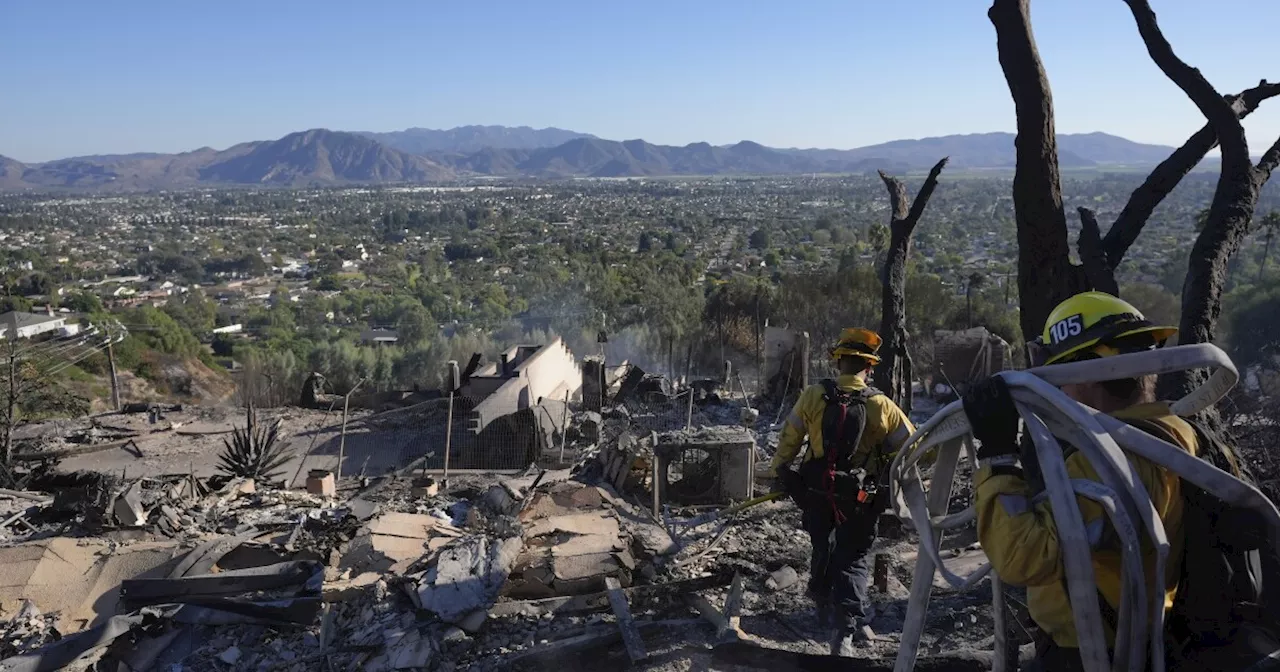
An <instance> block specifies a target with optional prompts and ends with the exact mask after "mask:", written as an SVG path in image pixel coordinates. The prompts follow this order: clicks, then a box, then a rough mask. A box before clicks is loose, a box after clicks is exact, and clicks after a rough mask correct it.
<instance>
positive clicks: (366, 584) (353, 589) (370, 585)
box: [322, 572, 382, 602]
mask: <svg viewBox="0 0 1280 672" xmlns="http://www.w3.org/2000/svg"><path fill="white" fill-rule="evenodd" d="M381 580H382V575H381V574H378V573H377V572H364V573H363V574H360V575H359V576H356V577H353V578H350V579H345V580H341V581H333V582H330V583H326V584H324V589H323V591H322V595H323V599H324V601H325V602H351V601H354V600H359V599H361V598H362V597H364V596H366V595H372V594H373V593H374V591H375V590H376V589H375V586H377V585H378V582H379V581H381Z"/></svg>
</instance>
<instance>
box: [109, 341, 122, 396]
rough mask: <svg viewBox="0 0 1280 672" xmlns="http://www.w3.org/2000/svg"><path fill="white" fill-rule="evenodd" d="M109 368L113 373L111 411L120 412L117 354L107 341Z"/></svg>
mask: <svg viewBox="0 0 1280 672" xmlns="http://www.w3.org/2000/svg"><path fill="white" fill-rule="evenodd" d="M107 368H108V369H109V370H110V373H111V410H113V411H116V412H117V413H118V412H120V379H119V378H118V377H116V353H115V350H113V349H112V348H111V341H109V340H108V341H107Z"/></svg>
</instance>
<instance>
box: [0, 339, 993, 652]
mask: <svg viewBox="0 0 1280 672" xmlns="http://www.w3.org/2000/svg"><path fill="white" fill-rule="evenodd" d="M797 345H799V343H797ZM553 346H554V347H553V348H552V349H551V350H547V351H545V353H544V354H542V355H539V354H538V353H539V351H519V350H518V349H517V351H515V352H512V353H508V355H509V356H508V357H507V358H506V361H505V363H503V362H499V363H498V364H497V365H496V366H493V367H479V366H473V367H470V368H471V370H470V371H468V372H467V375H466V379H465V380H466V382H465V384H463V385H462V386H461V388H462V389H464V390H465V389H470V390H472V391H475V390H478V389H480V388H482V387H485V386H488V387H490V388H493V389H492V390H490V392H489V394H488V395H487V396H486V397H485V400H484V401H481V402H480V403H478V404H471V405H468V406H465V407H463V406H461V405H457V404H456V402H457V399H455V400H454V402H455V406H454V408H453V416H454V419H455V423H457V424H455V426H454V428H453V431H454V432H455V433H456V432H458V431H460V430H459V428H460V427H462V428H465V427H466V426H467V425H468V424H470V425H471V426H472V427H474V425H475V421H476V419H477V418H485V417H487V414H488V413H489V412H490V411H489V410H488V409H489V408H490V407H489V406H486V404H489V403H490V401H493V402H494V403H496V402H497V400H504V403H506V402H508V401H509V402H511V403H512V404H514V405H515V406H520V405H521V404H523V403H530V404H532V406H531V407H530V408H524V409H521V408H515V409H513V411H512V412H507V413H504V414H501V415H496V416H495V417H493V418H489V419H488V421H487V422H486V423H485V424H484V427H482V428H481V429H480V431H479V432H478V433H474V434H475V436H483V435H485V434H486V432H489V433H491V432H493V431H495V430H496V428H497V427H501V426H502V424H503V423H504V422H506V420H504V418H506V417H508V416H511V415H513V414H514V413H519V412H522V411H528V412H531V413H533V412H536V413H537V414H538V415H540V416H542V417H543V422H546V425H545V426H540V425H535V426H537V427H538V435H539V436H540V438H539V439H537V441H536V442H534V443H532V444H530V447H529V448H528V450H526V451H524V452H522V453H520V455H519V460H520V462H521V464H520V467H519V468H518V469H510V468H501V469H492V468H489V469H486V468H483V467H482V466H477V465H482V464H483V462H482V461H478V460H475V459H474V455H475V454H474V453H473V452H471V451H476V450H482V449H483V448H484V444H482V443H470V444H468V443H467V442H466V440H465V437H464V440H462V441H459V440H458V437H457V436H456V435H455V436H453V437H450V438H449V439H446V438H445V436H446V435H447V434H448V432H442V431H441V427H442V426H443V425H444V422H445V418H446V417H447V416H448V414H449V410H448V406H447V404H448V398H447V396H444V397H442V398H438V399H429V400H425V401H415V402H413V403H411V404H409V405H407V406H404V407H394V408H391V409H386V408H384V409H380V410H378V411H376V412H372V413H370V412H368V411H364V412H362V413H357V414H355V415H353V417H352V418H350V419H349V422H348V423H347V428H346V429H345V430H344V432H345V434H344V436H343V442H344V443H343V445H345V447H346V450H348V451H357V450H370V451H374V453H375V454H376V451H377V450H379V448H378V446H380V445H381V446H385V448H382V450H385V451H389V452H388V454H387V455H385V456H382V457H376V458H375V459H376V460H379V463H380V464H381V463H384V462H385V463H387V464H392V465H394V466H393V468H389V469H386V470H378V471H375V470H373V469H370V468H368V467H367V464H366V466H365V467H363V468H358V466H359V465H360V464H365V463H368V462H369V459H368V458H367V457H365V458H361V459H362V460H363V462H353V461H352V458H351V457H350V454H346V455H345V456H344V457H343V458H341V459H343V460H346V464H347V466H346V468H344V469H342V470H341V471H342V474H341V476H339V475H338V474H337V473H336V472H337V471H338V469H335V468H334V466H333V465H334V463H332V462H324V461H323V460H324V459H331V457H329V456H327V455H326V454H324V451H322V450H320V449H318V448H314V447H312V448H308V449H307V453H306V456H304V457H301V458H298V459H295V460H294V461H290V462H288V464H287V465H286V468H285V469H284V471H285V473H284V474H283V476H273V477H260V478H256V479H248V478H242V477H232V476H229V475H227V474H218V473H213V472H209V471H207V470H203V469H201V468H200V467H199V466H198V465H197V463H196V461H195V458H191V460H190V462H191V466H190V468H185V467H184V468H182V469H178V470H171V471H169V472H165V473H156V472H157V470H158V469H159V467H156V468H150V469H146V468H143V467H142V466H141V465H143V464H148V463H149V462H148V460H157V459H159V458H160V457H162V456H163V455H162V451H161V445H162V444H161V439H162V438H163V440H164V441H168V442H170V443H172V444H178V445H181V444H182V443H183V442H191V441H201V440H205V441H212V439H206V438H205V437H208V436H218V437H220V438H219V439H218V440H219V441H221V437H222V436H223V434H222V432H223V425H222V421H221V420H219V419H218V417H216V416H215V415H213V414H210V413H207V412H205V413H204V414H203V415H201V416H200V417H201V418H204V419H203V420H201V421H200V423H201V425H200V432H198V433H192V434H186V435H183V434H179V433H178V432H177V431H171V430H170V429H168V428H165V427H164V425H163V422H170V423H175V422H177V423H182V422H187V419H186V416H185V415H183V413H179V412H177V411H168V412H167V413H168V418H169V419H168V420H165V421H162V422H161V428H156V429H153V430H151V431H152V432H155V435H154V436H152V435H151V434H149V433H148V430H145V429H137V426H136V425H130V426H129V427H133V429H129V428H128V427H126V426H124V425H122V424H120V423H119V422H116V421H111V420H110V419H109V418H99V419H95V420H94V421H92V422H86V423H64V424H63V425H61V426H59V427H55V428H46V429H47V431H46V434H47V436H42V437H37V438H38V439H39V441H40V442H42V443H39V445H36V444H30V446H29V448H30V450H32V451H33V452H34V453H39V454H46V455H64V454H66V452H67V451H68V450H69V449H70V448H74V447H76V446H75V443H74V442H75V441H83V443H84V444H86V445H93V446H102V445H111V446H112V447H110V448H107V449H99V448H95V450H100V451H102V452H95V453H93V454H92V455H91V457H92V456H102V455H114V454H118V456H119V459H121V460H132V461H134V462H136V463H137V464H138V465H139V466H137V467H130V468H124V469H117V468H103V469H94V468H81V467H82V466H83V465H85V464H88V465H89V466H90V467H92V466H95V465H97V464H99V462H92V461H89V462H85V461H84V460H83V459H82V458H80V459H81V461H80V462H77V461H76V460H77V459H78V458H74V457H64V458H62V459H63V460H64V461H63V462H62V464H61V465H57V464H56V462H57V458H56V457H53V458H50V459H49V460H46V461H43V462H41V461H38V460H34V459H33V460H29V461H27V462H26V463H25V464H27V465H29V466H28V472H29V475H28V477H27V478H26V480H25V482H24V484H23V485H24V488H25V489H21V490H17V489H8V490H0V577H2V578H3V580H2V581H0V658H2V659H0V670H26V671H42V670H56V669H72V670H76V669H79V670H113V671H114V670H138V671H141V670H184V671H188V670H196V671H200V670H227V669H236V670H263V671H265V670H297V671H303V670H311V669H315V666H316V665H318V664H324V665H327V666H329V667H330V668H331V669H362V670H401V669H413V670H462V669H475V670H508V669H514V670H520V669H530V670H534V669H559V670H574V669H599V668H600V667H601V666H602V665H617V666H620V667H630V668H632V669H652V670H677V669H717V670H719V669H725V670H739V669H740V670H749V669H777V668H789V669H802V668H803V669H813V668H817V669H824V667H823V666H824V665H828V664H829V663H830V662H831V660H830V659H828V658H826V657H825V655H824V654H825V653H826V639H825V637H826V634H825V631H824V630H822V628H821V627H820V626H819V624H818V623H817V619H816V616H815V613H814V606H813V604H812V602H811V601H810V600H809V598H808V597H806V595H805V585H806V582H807V580H808V576H809V571H808V555H809V545H808V538H807V536H806V535H805V533H804V532H803V531H802V530H801V527H800V521H799V517H800V514H799V511H798V509H796V507H795V506H794V505H793V504H791V503H789V502H787V501H784V500H774V501H768V502H764V503H762V504H759V505H755V506H751V507H749V508H738V506H737V505H740V504H741V503H742V502H744V501H747V500H752V498H753V497H756V498H758V497H759V496H760V495H762V494H764V493H767V492H768V491H769V488H770V487H771V483H770V481H769V480H768V479H767V478H766V471H767V463H768V458H769V455H770V452H771V449H772V445H773V443H774V441H775V440H776V431H777V427H776V425H774V424H772V420H773V418H775V417H777V415H778V414H779V413H778V412H779V410H780V407H778V406H777V402H776V401H773V402H771V401H768V400H766V399H764V398H748V397H747V396H746V394H745V390H743V389H742V386H741V384H740V383H739V382H737V381H736V380H735V381H734V382H733V383H731V384H729V385H726V384H725V381H724V380H694V381H681V382H673V381H671V380H669V379H667V378H664V377H662V376H657V375H653V374H650V373H648V372H645V371H643V370H642V369H640V368H639V367H635V366H632V365H629V364H621V365H614V366H611V367H606V366H605V364H604V362H603V361H601V360H593V359H591V358H588V359H586V360H584V361H583V362H582V363H581V364H580V363H578V362H577V361H576V360H574V359H572V356H571V355H567V351H564V352H563V353H562V352H559V351H557V350H556V349H555V348H562V347H563V346H562V345H556V344H553ZM543 357H546V358H547V359H546V361H547V362H549V364H548V365H547V366H549V367H550V369H548V370H549V371H551V373H553V374H554V375H550V374H548V376H546V377H549V378H550V379H551V380H546V379H544V376H542V373H539V372H540V369H538V367H537V364H538V362H539V361H541V359H542V358H543ZM785 362H786V360H785V359H780V360H779V364H780V365H782V366H785ZM565 367H570V370H571V373H572V376H569V375H568V374H566V373H565V370H564V369H565ZM543 373H545V372H543ZM535 374H536V375H535ZM793 382H798V381H793ZM309 384H312V385H313V388H312V391H311V395H312V396H313V397H314V396H316V395H323V394H324V392H323V391H322V390H321V387H322V383H320V382H319V381H314V380H313V381H309ZM790 384H791V383H787V384H784V387H789V386H790ZM468 386H469V387H468ZM508 387H510V388H511V389H515V390H517V391H515V392H510V390H508ZM566 396H567V397H568V403H567V404H566V401H565V398H566ZM556 397H558V400H559V405H558V406H556V407H554V409H553V410H549V409H550V407H544V406H543V405H545V404H549V403H552V402H553V401H555V398H556ZM588 397H593V398H594V401H592V400H591V399H589V398H588ZM321 398H323V397H321ZM313 401H314V399H313ZM759 406H766V407H765V408H763V409H762V408H759ZM191 412H193V411H191V410H190V409H188V410H187V411H184V413H191ZM309 412H310V413H312V414H313V415H311V416H306V415H304V416H301V417H294V416H291V415H288V414H285V415H282V416H279V418H283V420H277V422H281V423H283V424H281V425H280V426H281V427H284V428H285V430H286V431H292V432H295V433H296V435H297V442H296V444H294V445H295V446H296V448H297V449H298V450H300V451H301V450H302V449H303V448H304V447H307V446H315V445H316V444H319V445H320V446H324V445H326V444H325V441H324V440H317V439H315V438H314V437H310V436H309V435H308V431H311V432H319V431H320V430H318V429H310V428H313V427H323V426H325V423H326V422H332V420H331V419H328V418H329V416H328V415H321V413H322V412H321V411H309ZM139 422H141V421H139ZM192 424H195V423H194V422H192ZM227 424H229V425H230V424H234V423H233V422H231V421H227ZM148 426H150V425H148ZM415 427H416V428H422V429H421V431H420V432H419V433H417V434H414V435H413V436H414V438H413V439H412V441H413V442H417V443H427V444H429V445H432V446H434V445H439V444H441V443H443V442H444V441H445V440H451V441H454V442H455V443H454V444H453V445H454V446H455V447H457V446H462V448H461V449H459V450H458V452H457V453H456V454H451V457H453V458H455V461H453V462H452V463H451V464H450V468H451V469H452V471H450V472H448V473H446V472H444V470H443V469H441V468H440V466H441V465H440V464H439V463H438V461H433V460H434V458H433V457H431V456H429V455H424V454H423V453H422V452H406V451H405V450H404V449H403V447H397V445H398V444H394V443H390V442H387V441H385V440H381V439H374V438H370V439H369V441H370V445H372V446H374V447H373V448H367V449H366V448H363V447H362V446H363V445H364V444H363V443H362V441H361V439H360V437H361V436H365V435H366V434H365V433H367V435H368V436H371V437H377V436H381V435H380V434H378V432H382V433H386V434H387V435H388V436H402V435H406V433H407V432H408V431H409V430H408V429H407V428H415ZM32 431H34V430H32ZM461 431H464V432H465V431H466V430H465V429H463V430H461ZM59 436H62V437H63V438H58V437H59ZM66 437H73V438H70V439H68V438H66ZM424 437H425V438H424ZM130 440H132V441H135V442H136V443H137V445H135V446H134V447H133V448H120V447H118V446H115V443H116V442H121V441H130ZM199 445H202V446H208V445H210V444H208V443H206V444H199ZM414 445H416V443H415V444H414ZM41 446H43V448H41ZM442 448H443V446H441V450H440V451H437V453H436V454H442ZM42 450H43V451H44V452H43V453H41V451H42ZM135 450H137V451H138V452H137V454H135V453H134V451H135ZM201 450H207V448H201ZM433 450H434V449H433ZM109 451H115V453H111V452H109ZM181 454H182V455H183V456H186V455H188V454H189V453H181ZM469 459H470V460H472V461H470V462H469V461H468V460H469ZM317 460H321V461H317ZM134 462H129V464H133V463H134ZM172 462H174V461H173V460H170V461H168V462H163V465H169V464H171V463H172ZM103 464H105V463H103ZM111 464H118V462H113V463H111ZM337 464H338V465H342V464H343V462H338V463H337ZM37 465H38V468H37ZM69 467H75V468H74V469H69ZM174 471H176V472H177V473H173V472H174ZM130 474H133V475H132V476H131V475H130ZM884 529H885V530H886V533H885V536H884V538H883V539H882V540H881V541H880V542H879V546H878V547H877V551H876V552H877V554H878V557H877V563H876V569H877V572H876V577H875V590H874V597H875V600H876V603H877V616H876V621H875V624H874V625H875V630H876V632H877V633H880V635H879V639H878V640H877V641H873V642H870V643H868V644H867V645H866V646H865V647H864V650H863V651H862V654H863V655H864V657H863V658H862V659H861V660H860V661H859V662H860V663H865V665H864V666H862V667H857V668H850V669H885V670H887V669H891V668H892V664H893V655H894V653H895V650H896V643H897V637H898V634H897V633H899V632H900V631H901V628H902V619H903V617H904V614H905V608H906V607H905V605H906V597H907V588H906V587H905V586H906V585H908V584H909V583H910V576H911V571H912V567H913V564H914V563H913V554H914V552H915V548H914V545H913V542H912V541H911V539H910V538H909V533H908V532H905V531H903V530H902V528H901V526H893V525H889V524H886V525H885V526H884ZM973 542H974V539H973V537H972V534H970V535H969V536H968V537H963V536H962V537H961V538H957V539H955V540H948V542H947V545H946V547H945V549H946V551H945V552H946V553H948V554H949V555H948V557H950V558H954V561H955V562H957V563H964V562H972V561H973V559H974V558H975V557H980V551H975V550H974V549H973V548H971V546H972V544H973ZM988 598H989V593H988V594H987V597H986V598H984V597H983V591H982V590H978V591H972V592H967V593H953V592H949V590H944V589H938V590H937V591H936V592H935V599H934V602H933V605H934V606H933V607H932V610H931V612H930V623H929V628H928V631H927V632H926V635H925V638H924V642H925V645H926V646H927V647H928V652H927V653H928V655H929V657H928V658H922V661H921V664H920V665H919V666H918V668H919V669H984V668H983V667H982V665H981V663H982V662H983V660H984V659H983V658H982V654H978V653H976V652H977V651H980V650H989V649H990V648H991V641H992V618H991V615H990V613H989V608H988V606H987V601H985V600H988ZM322 661H323V662H322ZM929 661H935V662H929ZM944 662H945V663H947V664H948V665H951V666H950V667H945V668H941V667H930V665H937V664H942V663H944ZM987 662H989V660H988V661H987Z"/></svg>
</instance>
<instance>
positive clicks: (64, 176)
mask: <svg viewBox="0 0 1280 672" xmlns="http://www.w3.org/2000/svg"><path fill="white" fill-rule="evenodd" d="M452 177H453V170H452V169H450V168H446V167H444V166H441V165H440V164H438V163H436V162H434V161H432V160H431V159H428V158H426V157H423V156H416V155H413V154H408V153H405V152H401V151H399V150H395V149H392V148H390V147H387V146H385V145H382V144H380V143H378V142H375V141H373V140H370V139H368V138H365V137H362V136H359V135H356V134H354V133H342V132H338V131H329V130H325V129H313V130H310V131H302V132H299V133H290V134H289V135H286V136H285V137H283V138H280V139H279V140H274V141H260V142H245V143H241V144H238V145H234V146H232V147H229V148H227V149H225V150H222V151H218V150H215V149H211V148H209V147H202V148H200V149H197V150H195V151H192V152H183V153H182V154H119V155H104V156H95V157H77V158H70V159H59V160H56V161H47V162H45V163H33V164H22V163H19V162H17V161H14V160H12V159H6V158H3V157H0V189H7V190H13V189H24V188H25V189H42V188H43V189H60V188H73V189H93V190H108V191H130V190H146V189H174V188H182V187H191V186H197V185H265V186H305V185H329V184H356V183H387V184H390V183H424V182H438V181H442V180H448V179H452Z"/></svg>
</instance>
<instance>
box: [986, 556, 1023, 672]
mask: <svg viewBox="0 0 1280 672" xmlns="http://www.w3.org/2000/svg"><path fill="white" fill-rule="evenodd" d="M1005 609H1006V607H1005V604H1004V582H1003V581H1001V580H1000V577H999V576H997V575H996V573H995V572H991V615H992V617H993V619H994V620H995V623H994V624H993V625H994V627H995V630H996V632H995V646H994V649H995V650H994V651H993V652H992V656H991V672H1008V670H1009V666H1008V664H1007V663H1008V662H1009V660H1008V653H1009V615H1008V614H1007V613H1005ZM1014 665H1015V666H1016V665H1017V663H1016V662H1015V663H1014Z"/></svg>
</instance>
